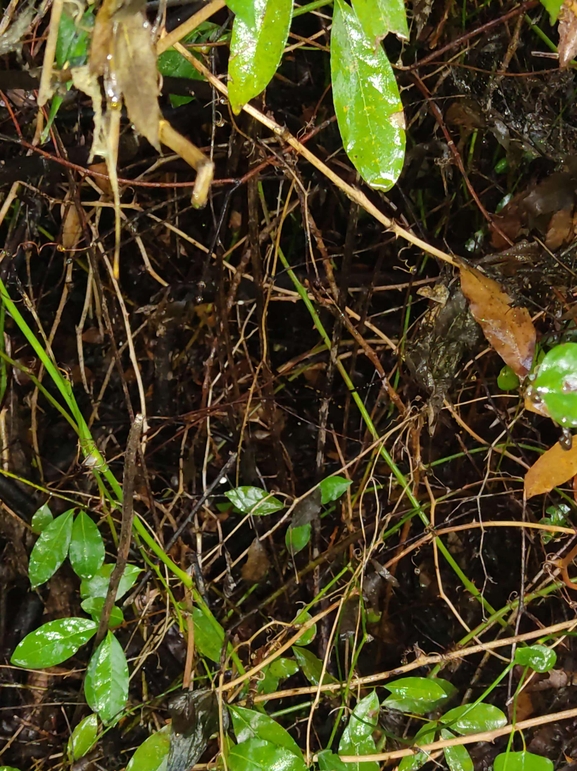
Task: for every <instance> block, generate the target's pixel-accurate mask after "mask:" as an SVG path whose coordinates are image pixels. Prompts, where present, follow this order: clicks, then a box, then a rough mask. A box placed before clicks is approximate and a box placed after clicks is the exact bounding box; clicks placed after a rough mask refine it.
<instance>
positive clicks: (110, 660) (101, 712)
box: [84, 632, 129, 723]
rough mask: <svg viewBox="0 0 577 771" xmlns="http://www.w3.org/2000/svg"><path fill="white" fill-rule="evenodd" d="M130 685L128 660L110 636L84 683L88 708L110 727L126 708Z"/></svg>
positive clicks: (107, 636) (91, 665) (101, 648)
mask: <svg viewBox="0 0 577 771" xmlns="http://www.w3.org/2000/svg"><path fill="white" fill-rule="evenodd" d="M128 683H129V675H128V664H127V662H126V656H125V655H124V651H123V650H122V646H121V645H120V643H119V642H118V640H117V639H116V637H114V635H113V634H112V632H108V633H107V635H106V637H105V638H104V640H103V641H102V642H101V643H100V645H99V646H98V648H97V649H96V651H95V652H94V653H93V655H92V658H91V659H90V663H89V664H88V669H87V670H86V679H85V681H84V693H85V695H86V701H87V702H88V706H89V707H90V709H92V710H93V711H94V712H96V714H97V715H98V716H99V717H100V719H101V720H102V721H103V722H104V723H110V722H111V721H112V720H113V719H114V718H115V717H116V715H118V713H119V712H121V710H123V709H124V707H125V706H126V699H127V698H128Z"/></svg>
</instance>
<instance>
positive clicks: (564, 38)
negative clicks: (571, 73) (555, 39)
mask: <svg viewBox="0 0 577 771" xmlns="http://www.w3.org/2000/svg"><path fill="white" fill-rule="evenodd" d="M575 54H577V2H576V0H565V2H564V3H563V5H562V6H561V11H560V13H559V67H561V68H562V69H564V68H565V67H568V66H569V63H570V62H571V59H573V57H574V56H575Z"/></svg>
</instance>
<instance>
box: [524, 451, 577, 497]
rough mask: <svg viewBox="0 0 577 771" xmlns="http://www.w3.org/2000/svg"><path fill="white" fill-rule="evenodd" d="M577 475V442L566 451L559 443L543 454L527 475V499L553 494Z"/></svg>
mask: <svg viewBox="0 0 577 771" xmlns="http://www.w3.org/2000/svg"><path fill="white" fill-rule="evenodd" d="M575 474H577V442H575V443H574V444H573V447H572V448H571V449H570V450H565V449H564V448H563V447H562V446H561V444H560V443H559V442H557V444H555V445H554V446H553V447H551V449H550V450H547V452H545V453H543V455H541V457H540V458H539V460H538V461H537V462H536V463H534V464H533V465H532V466H531V468H530V469H529V471H528V472H527V473H526V475H525V497H526V498H527V499H529V498H532V497H533V496H534V495H541V494H543V493H548V492H551V490H552V489H553V488H554V487H557V486H558V485H563V484H565V482H568V481H569V480H570V479H571V478H572V477H574V476H575Z"/></svg>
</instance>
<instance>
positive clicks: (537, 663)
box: [515, 644, 557, 672]
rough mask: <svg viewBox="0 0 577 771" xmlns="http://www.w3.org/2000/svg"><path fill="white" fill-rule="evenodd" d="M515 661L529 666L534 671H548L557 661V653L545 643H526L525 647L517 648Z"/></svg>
mask: <svg viewBox="0 0 577 771" xmlns="http://www.w3.org/2000/svg"><path fill="white" fill-rule="evenodd" d="M515 663H516V664H521V665H522V666H524V667H531V669H533V670H534V671H535V672H549V671H550V670H551V669H553V667H554V666H555V664H556V663H557V654H556V653H555V651H554V650H553V648H548V647H547V646H546V645H539V644H537V645H528V646H527V647H526V648H517V650H516V651H515Z"/></svg>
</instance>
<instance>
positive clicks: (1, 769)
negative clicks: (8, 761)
mask: <svg viewBox="0 0 577 771" xmlns="http://www.w3.org/2000/svg"><path fill="white" fill-rule="evenodd" d="M0 771H20V769H19V768H16V767H15V766H0Z"/></svg>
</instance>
